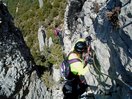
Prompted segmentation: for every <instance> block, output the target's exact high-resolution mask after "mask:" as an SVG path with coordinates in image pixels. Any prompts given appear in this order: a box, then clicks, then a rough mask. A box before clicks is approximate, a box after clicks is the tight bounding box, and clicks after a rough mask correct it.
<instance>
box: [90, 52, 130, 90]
mask: <svg viewBox="0 0 132 99" xmlns="http://www.w3.org/2000/svg"><path fill="white" fill-rule="evenodd" d="M93 66H94V67H95V69H96V70H97V71H98V72H99V73H100V74H101V75H105V76H107V77H109V78H111V79H114V80H118V81H120V82H122V83H123V84H124V85H125V86H127V87H128V88H129V89H130V90H132V87H131V86H130V85H129V84H127V83H125V82H124V81H122V80H120V79H118V78H116V77H112V76H110V75H107V74H105V73H103V72H101V71H100V70H99V69H98V67H97V65H96V63H95V52H93ZM89 69H90V68H89ZM90 73H91V74H93V75H96V74H94V73H92V72H91V71H90Z"/></svg>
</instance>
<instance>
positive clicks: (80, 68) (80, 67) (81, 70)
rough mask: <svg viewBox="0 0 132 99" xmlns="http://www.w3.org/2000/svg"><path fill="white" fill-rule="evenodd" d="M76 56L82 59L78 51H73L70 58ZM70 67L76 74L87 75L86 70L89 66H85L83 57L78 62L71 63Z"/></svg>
mask: <svg viewBox="0 0 132 99" xmlns="http://www.w3.org/2000/svg"><path fill="white" fill-rule="evenodd" d="M75 58H78V59H80V58H79V56H78V54H77V53H71V54H70V55H69V57H68V60H70V59H75ZM70 68H71V72H72V73H73V74H74V75H85V74H86V72H88V66H85V67H84V62H83V60H82V59H80V61H78V62H74V63H71V64H70Z"/></svg>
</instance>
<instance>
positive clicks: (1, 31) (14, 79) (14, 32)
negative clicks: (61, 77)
mask: <svg viewBox="0 0 132 99" xmlns="http://www.w3.org/2000/svg"><path fill="white" fill-rule="evenodd" d="M36 70H37V68H36V66H35V64H34V62H33V59H32V56H31V54H30V51H29V49H28V47H27V46H26V44H25V42H24V40H23V37H22V34H21V31H19V29H18V28H16V27H15V26H14V24H13V18H12V17H11V15H10V14H9V12H8V10H7V7H6V6H5V5H3V3H2V2H0V99H50V93H48V91H46V87H45V85H44V84H43V82H42V81H41V80H40V79H39V77H38V72H37V71H36Z"/></svg>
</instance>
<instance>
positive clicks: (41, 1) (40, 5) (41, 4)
mask: <svg viewBox="0 0 132 99" xmlns="http://www.w3.org/2000/svg"><path fill="white" fill-rule="evenodd" d="M38 1H39V7H40V8H42V7H43V0H38Z"/></svg>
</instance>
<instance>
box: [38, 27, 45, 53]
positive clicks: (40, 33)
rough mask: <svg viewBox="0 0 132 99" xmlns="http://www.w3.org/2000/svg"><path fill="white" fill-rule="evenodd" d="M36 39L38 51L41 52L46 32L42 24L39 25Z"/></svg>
mask: <svg viewBox="0 0 132 99" xmlns="http://www.w3.org/2000/svg"><path fill="white" fill-rule="evenodd" d="M38 41H39V50H40V52H42V51H43V50H44V45H45V44H46V32H45V28H44V27H43V26H41V27H40V28H39V29H38Z"/></svg>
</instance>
